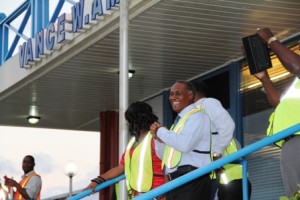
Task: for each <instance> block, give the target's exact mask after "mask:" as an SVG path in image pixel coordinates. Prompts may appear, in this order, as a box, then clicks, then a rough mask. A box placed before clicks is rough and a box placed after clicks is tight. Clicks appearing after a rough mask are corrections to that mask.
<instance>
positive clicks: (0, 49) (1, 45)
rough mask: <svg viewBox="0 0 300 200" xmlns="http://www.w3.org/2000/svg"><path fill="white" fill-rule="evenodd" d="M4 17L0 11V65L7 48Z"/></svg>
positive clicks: (6, 31)
mask: <svg viewBox="0 0 300 200" xmlns="http://www.w3.org/2000/svg"><path fill="white" fill-rule="evenodd" d="M5 18H6V16H5V14H4V13H0V37H1V38H0V65H2V63H3V62H4V57H5V55H6V53H7V48H8V30H7V28H5V26H4V25H5V23H4V19H5Z"/></svg>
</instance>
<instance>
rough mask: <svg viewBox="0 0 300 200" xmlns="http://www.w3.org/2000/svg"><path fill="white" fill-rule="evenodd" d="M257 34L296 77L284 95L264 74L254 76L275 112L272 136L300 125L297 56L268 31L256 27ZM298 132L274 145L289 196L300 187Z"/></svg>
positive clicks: (271, 120)
mask: <svg viewBox="0 0 300 200" xmlns="http://www.w3.org/2000/svg"><path fill="white" fill-rule="evenodd" d="M257 34H258V35H259V36H260V38H261V40H262V41H263V42H264V43H266V44H267V45H268V46H269V47H270V49H271V50H272V51H273V52H274V53H275V55H276V56H277V57H278V59H279V60H280V62H281V63H282V65H283V66H284V67H285V68H286V69H287V70H288V71H289V72H290V73H292V74H294V75H295V76H296V78H295V80H294V82H293V83H292V84H291V86H289V88H288V89H287V90H286V91H285V92H284V93H283V92H281V91H279V90H277V89H276V88H275V86H274V85H273V83H272V81H271V80H270V77H269V74H268V72H267V71H262V72H259V73H256V74H254V76H255V77H256V78H257V79H258V80H259V81H260V82H261V83H262V85H263V87H264V89H265V93H266V95H267V99H268V101H269V103H270V105H272V106H273V107H276V109H275V111H274V112H273V113H272V115H271V116H270V124H269V127H268V130H267V135H273V134H275V133H277V132H279V131H281V130H284V129H286V128H288V127H290V126H292V125H295V124H296V123H299V122H300V80H299V77H300V56H299V55H297V54H296V53H294V52H293V51H291V50H290V49H288V48H287V47H285V46H284V45H283V44H282V43H281V42H279V41H278V40H277V38H276V37H275V36H274V34H273V33H272V32H271V30H270V29H269V28H258V29H257ZM299 134H300V132H297V133H295V135H292V136H291V137H288V138H286V139H285V140H282V141H279V142H276V145H278V146H279V147H280V148H281V155H280V165H281V175H282V179H283V184H284V188H285V192H286V194H287V195H288V196H292V195H293V193H294V192H296V191H298V189H299V187H298V186H297V184H300V171H299V169H300V159H297V158H299V153H300V137H296V136H299Z"/></svg>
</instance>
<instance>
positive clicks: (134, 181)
mask: <svg viewBox="0 0 300 200" xmlns="http://www.w3.org/2000/svg"><path fill="white" fill-rule="evenodd" d="M134 143H135V138H132V139H131V140H130V142H129V143H128V145H127V148H126V153H125V175H126V183H127V189H128V191H130V190H131V189H133V190H135V191H137V192H147V191H149V190H150V189H151V187H152V180H153V167H152V135H151V134H150V132H149V133H148V134H147V135H146V136H145V138H144V139H143V141H142V142H141V143H140V144H139V145H138V146H137V147H136V148H135V149H134V151H133V153H132V156H130V149H131V148H132V146H133V144H134Z"/></svg>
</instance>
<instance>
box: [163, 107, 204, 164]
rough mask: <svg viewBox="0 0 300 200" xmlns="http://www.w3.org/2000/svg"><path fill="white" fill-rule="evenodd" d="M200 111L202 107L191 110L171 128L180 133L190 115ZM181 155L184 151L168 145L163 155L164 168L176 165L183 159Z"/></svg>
mask: <svg viewBox="0 0 300 200" xmlns="http://www.w3.org/2000/svg"><path fill="white" fill-rule="evenodd" d="M199 111H200V109H193V110H191V111H190V112H188V113H187V114H185V116H183V117H182V118H181V119H180V120H179V121H178V123H177V124H176V125H175V127H174V125H172V127H171V129H170V130H173V131H174V132H175V133H176V134H179V133H180V132H181V130H182V129H183V127H184V125H185V122H186V120H187V119H188V118H189V116H190V115H191V114H194V113H196V112H199ZM181 156H182V153H181V152H180V151H177V150H175V149H174V148H173V147H170V146H168V145H166V147H165V151H164V155H163V160H162V169H163V168H164V166H166V167H168V168H170V169H171V168H174V167H176V166H177V165H178V164H179V162H180V160H181Z"/></svg>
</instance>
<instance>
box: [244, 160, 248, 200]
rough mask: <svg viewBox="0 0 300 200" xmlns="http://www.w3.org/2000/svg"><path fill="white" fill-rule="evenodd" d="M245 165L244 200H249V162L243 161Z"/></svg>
mask: <svg viewBox="0 0 300 200" xmlns="http://www.w3.org/2000/svg"><path fill="white" fill-rule="evenodd" d="M242 165H243V200H248V199H249V198H248V162H247V160H243V161H242Z"/></svg>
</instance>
